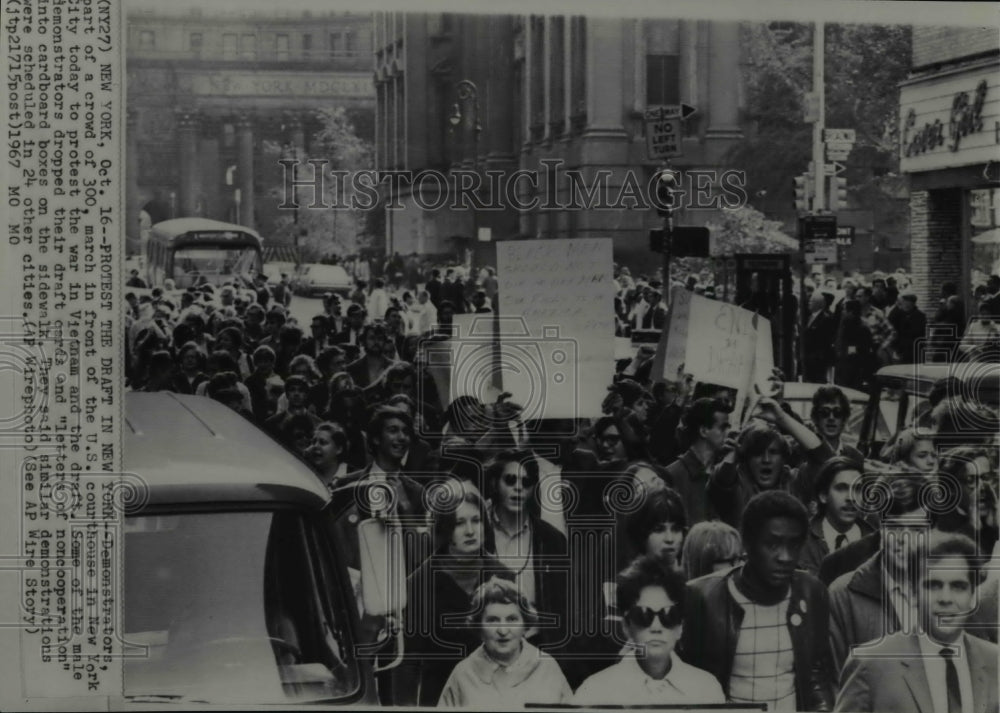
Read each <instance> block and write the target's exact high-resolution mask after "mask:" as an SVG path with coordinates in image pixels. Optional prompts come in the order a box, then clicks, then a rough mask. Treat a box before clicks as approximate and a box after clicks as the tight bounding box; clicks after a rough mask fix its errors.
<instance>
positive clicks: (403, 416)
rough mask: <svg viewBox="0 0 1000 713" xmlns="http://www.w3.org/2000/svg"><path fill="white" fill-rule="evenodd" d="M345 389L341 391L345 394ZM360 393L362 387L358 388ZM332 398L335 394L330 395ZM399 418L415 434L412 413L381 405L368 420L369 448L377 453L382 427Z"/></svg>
mask: <svg viewBox="0 0 1000 713" xmlns="http://www.w3.org/2000/svg"><path fill="white" fill-rule="evenodd" d="M345 392H346V389H345V390H344V391H341V392H339V393H340V394H343V393H345ZM358 393H360V389H359V390H358ZM330 398H331V400H332V399H333V396H331V397H330ZM394 418H396V419H399V420H400V421H402V422H403V423H404V424H405V425H406V428H407V430H408V431H409V432H410V434H411V435H412V434H413V419H412V418H410V414H408V413H406V411H403V410H402V409H398V408H393V407H392V406H379V407H378V408H376V409H375V410H374V411H373V412H372V416H371V419H370V420H369V421H368V428H367V429H366V434H367V436H368V450H369V451H371V452H372V453H375V452H376V451H377V449H378V441H381V440H382V429H383V428H384V427H385V424H386V422H387V421H391V420H392V419H394Z"/></svg>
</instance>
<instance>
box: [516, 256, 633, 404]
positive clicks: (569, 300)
mask: <svg viewBox="0 0 1000 713" xmlns="http://www.w3.org/2000/svg"><path fill="white" fill-rule="evenodd" d="M612 263H613V255H612V243H611V239H610V238H578V239H566V240H514V241H503V242H499V243H497V279H498V282H499V293H500V296H499V303H500V309H499V313H500V317H501V319H500V321H499V323H500V332H499V341H500V364H501V369H502V380H503V388H504V390H505V391H509V392H511V393H512V394H513V400H514V401H515V402H516V403H519V404H520V405H521V406H523V407H524V410H525V412H524V417H525V418H526V419H531V418H584V417H591V418H593V417H597V416H599V415H600V413H601V408H600V406H601V402H602V401H603V399H604V396H605V395H606V393H607V386H608V384H610V383H611V379H612V376H613V375H614V357H615V337H614V334H615V325H614V293H615V289H616V285H615V284H614V282H613V274H612ZM508 320H519V321H520V322H521V323H522V324H523V331H517V330H516V329H515V328H513V327H511V326H509V325H511V324H512V322H510V321H508ZM524 332H526V333H527V334H526V335H525V334H524Z"/></svg>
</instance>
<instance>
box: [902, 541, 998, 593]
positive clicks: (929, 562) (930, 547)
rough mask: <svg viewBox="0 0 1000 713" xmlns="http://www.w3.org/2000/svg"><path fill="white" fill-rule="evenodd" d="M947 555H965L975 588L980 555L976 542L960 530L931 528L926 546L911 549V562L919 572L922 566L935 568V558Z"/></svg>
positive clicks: (970, 580)
mask: <svg viewBox="0 0 1000 713" xmlns="http://www.w3.org/2000/svg"><path fill="white" fill-rule="evenodd" d="M945 557H964V558H965V561H966V563H968V565H969V583H970V584H971V585H972V587H973V589H975V588H976V587H977V586H978V585H979V580H980V566H981V561H980V556H979V552H978V548H977V547H976V543H975V542H973V541H972V539H971V538H969V537H968V536H967V535H963V534H962V533H960V532H942V531H941V530H936V529H935V530H931V532H930V536H929V537H928V538H927V546H926V548H921V547H914V548H912V549H911V550H910V554H909V559H910V564H911V565H913V566H914V569H913V571H914V572H919V571H920V567H921V566H923V567H925V568H926V569H934V560H940V559H943V558H945Z"/></svg>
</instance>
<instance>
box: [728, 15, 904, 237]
mask: <svg viewBox="0 0 1000 713" xmlns="http://www.w3.org/2000/svg"><path fill="white" fill-rule="evenodd" d="M825 30H826V32H825V35H824V36H825V40H826V41H825V45H826V47H825V49H826V51H825V64H824V67H825V75H826V76H825V80H826V82H825V101H826V112H825V113H826V126H828V127H835V128H844V129H854V130H855V131H856V134H857V141H856V143H855V145H854V149H853V151H852V153H851V155H850V158H849V159H848V161H847V171H846V174H845V175H846V177H847V180H848V186H849V187H850V189H849V196H850V198H851V201H852V204H856V205H855V207H857V208H868V209H877V207H878V204H879V203H880V202H882V201H889V200H893V199H894V198H895V194H896V193H897V192H898V185H897V182H895V181H894V180H893V179H894V177H895V175H896V173H897V172H898V168H899V159H898V156H899V133H898V122H897V114H898V111H899V87H898V84H899V82H900V81H902V80H903V79H905V77H906V76H907V73H908V71H909V67H910V57H911V55H910V43H911V30H910V28H909V27H907V26H899V25H827V26H826V28H825ZM743 48H744V58H745V70H744V82H745V86H746V90H747V94H746V111H747V118H748V119H749V120H750V123H751V125H752V127H753V129H752V132H751V134H750V136H748V138H747V140H746V141H744V142H742V144H741V145H740V146H738V147H736V148H735V149H734V150H733V151H732V152H731V153H730V155H729V157H728V158H729V160H730V162H731V164H732V165H735V166H737V167H740V168H742V169H744V170H745V171H746V173H747V187H748V190H749V194H750V196H751V197H752V200H754V201H755V202H756V204H757V205H758V206H759V207H761V208H763V209H764V210H766V211H767V212H768V213H769V214H773V215H780V216H781V217H783V218H786V219H790V218H792V217H793V210H792V207H791V204H792V198H791V194H792V183H793V180H792V179H793V178H794V177H795V176H797V175H798V174H800V173H802V172H803V171H805V170H806V168H807V166H808V163H809V161H810V160H811V158H812V125H811V124H807V123H806V122H805V95H806V93H807V92H809V91H811V90H812V56H813V28H812V26H810V25H802V24H795V23H769V24H752V25H746V26H745V27H744V28H743ZM883 179H889V183H890V184H891V185H888V186H884V185H883V183H884V181H883Z"/></svg>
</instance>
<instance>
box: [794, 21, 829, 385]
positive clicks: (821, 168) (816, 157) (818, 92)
mask: <svg viewBox="0 0 1000 713" xmlns="http://www.w3.org/2000/svg"><path fill="white" fill-rule="evenodd" d="M825 32H826V26H825V25H824V24H823V22H822V21H820V20H817V21H816V22H815V24H814V25H813V86H812V90H813V94H815V96H816V117H815V121H814V122H813V144H812V158H813V168H814V170H815V173H816V175H815V181H816V189H815V192H814V193H813V205H812V211H811V212H812V213H813V214H814V215H815V214H817V213H819V212H820V211H821V210H822V209H823V206H825V205H826V180H825V176H824V172H825V164H826V156H825V155H824V146H823V128H824V125H825V123H826V88H825V87H824V81H825V79H824V76H823V54H824V53H825V51H826V47H825V42H824V40H825V37H824V34H825ZM802 233H803V231H802V230H801V229H800V230H799V264H800V265H801V266H802V268H801V269H802V274H801V279H800V281H799V315H800V322H799V348H798V356H799V360H798V361H799V365H798V366H799V368H798V372H799V378H800V380H801V381H805V361H806V344H805V342H806V340H805V336H806V326H807V325H808V323H809V305H808V304H807V303H806V274H807V273H808V271H809V268H808V266H807V265H806V254H805V240H804V235H803V234H802Z"/></svg>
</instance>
